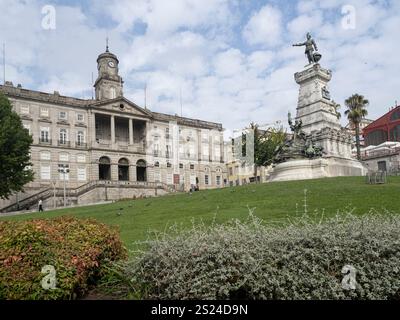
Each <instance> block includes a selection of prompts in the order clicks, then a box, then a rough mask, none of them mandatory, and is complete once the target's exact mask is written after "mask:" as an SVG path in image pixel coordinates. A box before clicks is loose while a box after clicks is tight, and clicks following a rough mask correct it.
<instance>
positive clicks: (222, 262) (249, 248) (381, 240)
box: [125, 213, 400, 299]
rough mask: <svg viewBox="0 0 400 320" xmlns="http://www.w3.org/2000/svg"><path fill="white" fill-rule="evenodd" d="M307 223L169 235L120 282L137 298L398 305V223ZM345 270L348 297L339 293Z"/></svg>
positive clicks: (348, 218) (367, 219)
mask: <svg viewBox="0 0 400 320" xmlns="http://www.w3.org/2000/svg"><path fill="white" fill-rule="evenodd" d="M315 218H316V217H315ZM315 218H310V217H307V216H303V217H302V218H300V219H296V220H294V221H291V224H290V225H289V226H286V227H276V226H275V227H274V226H271V225H269V226H266V225H265V224H263V223H262V222H261V221H260V220H258V219H256V218H254V217H253V216H250V218H249V219H248V221H246V222H244V223H241V222H239V221H231V222H229V223H228V224H225V225H212V226H209V227H207V226H205V225H200V226H194V227H193V228H192V229H191V230H190V231H179V230H178V229H179V228H175V229H174V231H173V232H168V234H163V235H160V236H159V238H158V239H157V240H155V241H151V242H148V244H147V246H148V248H147V250H146V251H145V252H143V253H142V254H141V255H140V256H139V257H138V258H137V259H136V260H134V261H132V262H129V264H128V265H127V266H126V269H125V276H126V277H127V278H129V279H132V281H133V285H134V286H135V288H136V289H135V290H136V291H137V293H138V294H139V296H140V297H141V298H144V299H400V232H399V227H400V217H399V216H395V215H391V214H386V215H378V214H371V213H370V214H368V215H365V216H362V217H355V216H352V215H338V216H336V217H335V218H330V219H326V220H325V219H324V221H319V220H317V219H315ZM345 265H351V266H353V267H354V268H355V269H356V278H355V279H356V283H357V284H356V288H355V289H354V290H352V289H350V290H348V289H344V288H343V287H342V281H343V278H344V276H345V274H343V273H342V268H343V267H344V266H345Z"/></svg>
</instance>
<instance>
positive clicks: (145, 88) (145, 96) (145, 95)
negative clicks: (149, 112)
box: [144, 82, 147, 109]
mask: <svg viewBox="0 0 400 320" xmlns="http://www.w3.org/2000/svg"><path fill="white" fill-rule="evenodd" d="M144 108H145V109H147V82H146V83H145V84H144Z"/></svg>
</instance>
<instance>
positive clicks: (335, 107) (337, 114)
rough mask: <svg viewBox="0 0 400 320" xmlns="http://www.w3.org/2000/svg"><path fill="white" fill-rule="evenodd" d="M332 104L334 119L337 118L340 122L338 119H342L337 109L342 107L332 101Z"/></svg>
mask: <svg viewBox="0 0 400 320" xmlns="http://www.w3.org/2000/svg"><path fill="white" fill-rule="evenodd" d="M332 103H333V109H334V111H335V113H336V117H337V118H338V120H340V118H341V117H342V114H341V113H340V111H339V109H340V108H341V107H342V106H341V105H340V104H339V103H336V102H335V101H332Z"/></svg>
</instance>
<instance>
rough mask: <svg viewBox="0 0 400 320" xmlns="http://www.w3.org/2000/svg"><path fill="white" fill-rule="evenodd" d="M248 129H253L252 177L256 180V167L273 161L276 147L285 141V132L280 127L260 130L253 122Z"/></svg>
mask: <svg viewBox="0 0 400 320" xmlns="http://www.w3.org/2000/svg"><path fill="white" fill-rule="evenodd" d="M250 129H252V130H253V131H254V177H255V179H256V180H257V171H258V168H259V167H261V166H268V165H270V164H272V163H273V160H274V157H275V153H276V150H277V147H278V146H280V145H281V144H282V143H283V142H284V141H285V137H286V133H285V132H284V131H283V129H282V128H280V129H276V128H268V129H267V130H260V129H259V126H258V125H257V124H255V123H253V122H252V123H250Z"/></svg>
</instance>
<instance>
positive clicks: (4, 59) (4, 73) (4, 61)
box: [3, 42, 6, 84]
mask: <svg viewBox="0 0 400 320" xmlns="http://www.w3.org/2000/svg"><path fill="white" fill-rule="evenodd" d="M3 84H6V43H5V42H3Z"/></svg>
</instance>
